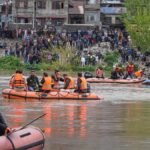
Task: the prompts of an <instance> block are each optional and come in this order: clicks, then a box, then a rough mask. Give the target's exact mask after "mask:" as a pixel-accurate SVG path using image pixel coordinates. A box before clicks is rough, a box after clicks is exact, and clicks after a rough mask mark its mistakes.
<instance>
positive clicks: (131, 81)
mask: <svg viewBox="0 0 150 150" xmlns="http://www.w3.org/2000/svg"><path fill="white" fill-rule="evenodd" d="M144 80H145V79H109V78H105V79H99V78H88V79H87V82H89V83H120V84H134V83H141V82H143V81H144Z"/></svg>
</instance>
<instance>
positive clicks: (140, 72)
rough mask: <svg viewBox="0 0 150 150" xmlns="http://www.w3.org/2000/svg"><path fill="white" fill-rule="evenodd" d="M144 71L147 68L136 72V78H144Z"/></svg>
mask: <svg viewBox="0 0 150 150" xmlns="http://www.w3.org/2000/svg"><path fill="white" fill-rule="evenodd" d="M144 71H145V68H144V69H142V70H138V71H136V72H135V73H134V76H135V77H136V78H141V77H142V76H143V74H144Z"/></svg>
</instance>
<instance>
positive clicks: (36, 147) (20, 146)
mask: <svg viewBox="0 0 150 150" xmlns="http://www.w3.org/2000/svg"><path fill="white" fill-rule="evenodd" d="M44 142H45V140H44V135H43V133H42V131H41V130H40V129H38V128H35V127H32V126H31V127H30V126H29V127H26V128H24V129H21V130H19V129H16V131H14V132H12V133H9V134H7V135H6V136H1V137H0V149H1V150H27V149H30V150H42V149H43V148H44Z"/></svg>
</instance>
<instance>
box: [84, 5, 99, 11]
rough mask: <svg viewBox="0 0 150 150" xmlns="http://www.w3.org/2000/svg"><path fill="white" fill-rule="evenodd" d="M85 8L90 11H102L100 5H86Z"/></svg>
mask: <svg viewBox="0 0 150 150" xmlns="http://www.w3.org/2000/svg"><path fill="white" fill-rule="evenodd" d="M84 8H85V9H88V10H98V9H100V4H86V5H85V6H84Z"/></svg>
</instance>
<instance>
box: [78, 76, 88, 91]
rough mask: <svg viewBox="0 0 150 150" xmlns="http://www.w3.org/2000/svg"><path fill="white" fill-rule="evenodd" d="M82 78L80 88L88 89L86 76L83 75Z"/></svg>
mask: <svg viewBox="0 0 150 150" xmlns="http://www.w3.org/2000/svg"><path fill="white" fill-rule="evenodd" d="M80 80H81V85H80V90H86V89H87V81H86V79H85V78H84V77H81V78H80Z"/></svg>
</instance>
